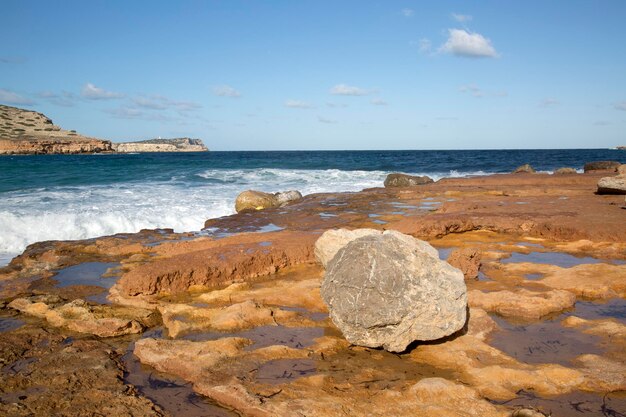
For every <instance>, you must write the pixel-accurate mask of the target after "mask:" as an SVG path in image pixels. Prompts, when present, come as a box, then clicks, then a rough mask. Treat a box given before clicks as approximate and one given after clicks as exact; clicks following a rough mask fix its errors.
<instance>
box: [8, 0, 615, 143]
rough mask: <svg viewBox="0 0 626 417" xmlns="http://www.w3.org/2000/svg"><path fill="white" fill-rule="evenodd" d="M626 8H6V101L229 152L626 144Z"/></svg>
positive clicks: (109, 134) (101, 127) (112, 131)
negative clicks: (196, 141)
mask: <svg viewBox="0 0 626 417" xmlns="http://www.w3.org/2000/svg"><path fill="white" fill-rule="evenodd" d="M624 22H626V2H624V1H621V0H616V1H603V0H597V1H591V0H589V1H549V2H546V1H525V2H503V1H484V2H461V1H437V2H425V1H420V2H416V1H401V2H396V1H386V2H357V1H341V2H336V1H335V2H330V1H272V2H260V1H259V2H251V1H232V0H229V1H181V2H165V1H163V2H161V1H132V2H129V1H63V2H50V1H46V2H44V1H41V2H35V1H28V0H3V2H2V14H1V16H0V36H2V39H3V41H2V43H1V45H2V46H0V103H2V104H8V105H15V106H18V107H24V108H29V109H33V110H37V111H40V112H43V113H45V114H46V115H48V116H49V117H51V118H52V119H53V120H54V122H55V123H56V124H58V125H60V126H62V127H64V128H66V129H75V130H77V131H79V132H81V133H83V134H86V135H90V136H96V137H100V138H105V139H110V140H113V141H125V140H139V139H147V138H152V137H157V136H161V137H178V136H190V137H199V138H202V139H203V140H204V141H205V143H206V144H207V146H209V148H211V149H213V150H274V149H494V148H495V149H500V148H597V147H612V146H616V145H622V144H623V145H626V42H625V40H626V24H624Z"/></svg>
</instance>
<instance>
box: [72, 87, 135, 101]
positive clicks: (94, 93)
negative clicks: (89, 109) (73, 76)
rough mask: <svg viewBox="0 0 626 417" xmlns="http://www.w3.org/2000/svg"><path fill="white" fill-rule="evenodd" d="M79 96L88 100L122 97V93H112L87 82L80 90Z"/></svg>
mask: <svg viewBox="0 0 626 417" xmlns="http://www.w3.org/2000/svg"><path fill="white" fill-rule="evenodd" d="M80 94H81V96H83V98H86V99H89V100H111V99H116V98H122V97H124V94H122V93H114V92H113V91H107V90H105V89H103V88H100V87H96V86H95V85H93V84H92V83H87V84H85V86H84V87H83V89H82V91H81V93H80Z"/></svg>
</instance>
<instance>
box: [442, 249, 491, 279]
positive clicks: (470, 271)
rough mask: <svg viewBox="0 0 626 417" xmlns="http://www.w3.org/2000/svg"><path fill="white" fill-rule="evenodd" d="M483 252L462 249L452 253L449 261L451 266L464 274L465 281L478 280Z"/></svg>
mask: <svg viewBox="0 0 626 417" xmlns="http://www.w3.org/2000/svg"><path fill="white" fill-rule="evenodd" d="M481 258H482V252H480V251H479V250H477V249H475V248H462V249H455V250H454V251H452V253H451V254H450V256H449V257H448V259H447V261H448V263H449V264H450V265H452V266H453V267H455V268H458V269H460V270H461V272H463V276H464V277H465V279H476V278H478V270H479V268H480V260H481Z"/></svg>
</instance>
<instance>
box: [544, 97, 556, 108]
mask: <svg viewBox="0 0 626 417" xmlns="http://www.w3.org/2000/svg"><path fill="white" fill-rule="evenodd" d="M559 104H561V102H560V101H559V100H557V99H555V98H552V97H548V98H544V99H543V100H541V101H540V102H539V106H540V107H555V106H558V105H559Z"/></svg>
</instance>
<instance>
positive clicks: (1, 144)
mask: <svg viewBox="0 0 626 417" xmlns="http://www.w3.org/2000/svg"><path fill="white" fill-rule="evenodd" d="M205 151H208V149H207V147H206V146H204V144H203V143H202V140H200V139H190V138H174V139H160V138H159V139H150V140H145V141H139V142H125V143H112V142H111V141H109V140H103V139H97V138H92V137H87V136H84V135H81V134H80V133H77V132H76V131H74V130H65V129H62V128H60V127H59V126H56V125H55V124H54V123H53V122H52V120H51V119H50V118H48V117H46V116H45V115H44V114H42V113H38V112H35V111H32V110H25V109H20V108H17V107H11V106H5V105H0V155H39V154H92V153H135V152H205Z"/></svg>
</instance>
